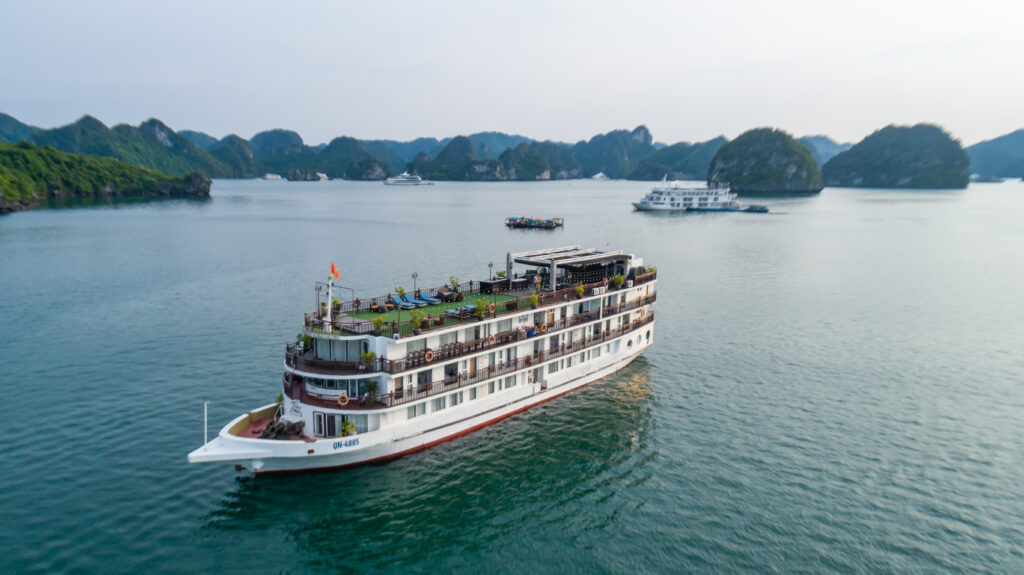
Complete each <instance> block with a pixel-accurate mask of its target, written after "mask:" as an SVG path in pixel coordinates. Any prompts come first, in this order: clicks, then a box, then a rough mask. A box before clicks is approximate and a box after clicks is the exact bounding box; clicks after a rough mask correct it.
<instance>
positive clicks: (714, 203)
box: [633, 179, 768, 213]
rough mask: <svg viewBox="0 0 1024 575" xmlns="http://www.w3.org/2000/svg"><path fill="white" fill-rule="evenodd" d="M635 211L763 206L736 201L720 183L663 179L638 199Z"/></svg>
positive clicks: (758, 209) (763, 209) (736, 209)
mask: <svg viewBox="0 0 1024 575" xmlns="http://www.w3.org/2000/svg"><path fill="white" fill-rule="evenodd" d="M633 207H634V208H636V209H637V210H638V211H652V212H653V211H681V212H756V213H767V212H768V208H767V207H766V206H761V205H757V206H746V207H744V206H743V204H741V203H740V202H737V201H736V194H734V193H732V192H731V191H730V190H729V189H728V188H724V187H721V188H719V187H713V188H712V187H704V188H691V187H686V186H685V185H683V183H682V182H679V181H674V182H669V181H667V180H666V179H663V180H662V181H661V182H660V184H659V185H657V186H654V187H653V188H651V192H650V193H649V194H647V195H646V196H644V198H643V199H642V200H640V201H639V202H633Z"/></svg>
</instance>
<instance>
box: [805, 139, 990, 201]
mask: <svg viewBox="0 0 1024 575" xmlns="http://www.w3.org/2000/svg"><path fill="white" fill-rule="evenodd" d="M822 175H823V178H824V181H825V185H827V186H837V187H853V188H926V189H950V188H953V189H956V188H966V187H967V180H968V178H969V176H970V159H969V158H968V156H967V153H966V152H964V149H963V148H962V147H960V143H959V142H958V141H956V140H954V139H953V138H952V137H951V136H950V135H949V134H948V133H946V131H944V130H943V129H942V128H940V127H938V126H934V125H931V124H917V125H915V126H886V127H885V128H882V129H881V130H878V131H876V132H875V133H873V134H871V135H870V136H868V137H866V138H864V139H863V140H861V141H860V142H859V143H858V144H857V145H855V146H853V147H852V148H850V149H849V150H847V151H845V152H842V153H840V154H838V155H836V156H835V157H833V158H832V159H831V160H829V161H828V162H826V163H825V165H824V166H823V167H822Z"/></svg>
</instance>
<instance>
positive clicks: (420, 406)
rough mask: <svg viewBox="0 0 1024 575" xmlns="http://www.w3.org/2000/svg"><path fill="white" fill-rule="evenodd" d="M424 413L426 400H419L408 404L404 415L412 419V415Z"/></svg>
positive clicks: (416, 415) (417, 415) (425, 411)
mask: <svg viewBox="0 0 1024 575" xmlns="http://www.w3.org/2000/svg"><path fill="white" fill-rule="evenodd" d="M426 413H427V402H425V401H421V402H419V403H417V404H416V405H410V406H409V410H408V413H407V415H406V416H407V417H408V418H409V419H412V418H414V417H419V416H421V415H425V414H426Z"/></svg>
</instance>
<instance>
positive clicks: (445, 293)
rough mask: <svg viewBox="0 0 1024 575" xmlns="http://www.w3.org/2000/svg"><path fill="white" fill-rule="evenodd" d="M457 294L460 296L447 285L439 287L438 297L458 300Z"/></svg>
mask: <svg viewBox="0 0 1024 575" xmlns="http://www.w3.org/2000/svg"><path fill="white" fill-rule="evenodd" d="M457 296H458V294H457V293H455V292H454V291H452V290H450V289H448V288H446V287H443V288H439V289H438V290H437V297H439V298H441V299H442V300H444V301H458V297H457Z"/></svg>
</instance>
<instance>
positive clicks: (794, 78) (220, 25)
mask: <svg viewBox="0 0 1024 575" xmlns="http://www.w3.org/2000/svg"><path fill="white" fill-rule="evenodd" d="M0 16H2V18H3V21H4V25H3V33H2V34H0V79H2V80H0V111H3V112H6V113H8V114H11V115H13V116H15V117H17V118H19V119H20V120H22V121H24V122H28V123H31V124H34V125H38V126H42V127H52V126H55V125H61V124H66V123H68V122H71V121H73V120H75V119H77V118H78V117H79V116H81V115H83V114H92V115H94V116H96V117H97V118H99V119H100V120H102V121H103V122H105V123H106V124H107V125H114V124H116V123H122V122H127V123H131V124H138V123H139V122H140V121H143V120H145V119H147V118H149V117H156V118H160V119H161V120H163V121H164V122H166V123H167V124H168V125H169V126H171V127H172V128H174V129H176V130H180V129H195V130H201V131H204V132H207V133H209V134H211V135H214V136H217V137H221V136H224V135H226V134H229V133H236V134H238V135H240V136H242V137H245V138H249V137H251V136H252V135H253V134H254V133H255V132H257V131H260V130H265V129H269V128H278V127H280V128H289V129H293V130H296V131H297V132H299V133H300V134H301V135H302V136H303V138H304V139H305V140H306V141H307V142H308V143H314V144H315V143H319V142H323V141H327V140H329V139H331V138H333V137H335V136H339V135H349V136H355V137H357V138H390V139H411V138H413V137H417V136H435V137H443V136H449V135H455V134H465V133H471V132H477V131H482V130H500V131H504V132H511V133H519V134H523V135H527V136H530V137H533V138H539V139H554V140H562V141H568V142H575V141H577V140H580V139H586V138H589V137H591V136H592V135H594V134H595V133H598V132H605V131H608V130H612V129H616V128H629V129H632V128H633V127H635V126H636V125H638V124H646V125H647V126H648V128H650V129H651V132H652V133H653V134H654V138H655V140H657V141H662V142H669V143H671V142H676V141H680V140H687V141H695V140H705V139H708V138H711V137H714V136H716V135H718V134H724V135H726V136H727V137H730V138H732V137H735V136H736V135H738V134H739V133H740V132H742V131H744V130H746V129H749V128H752V127H757V126H775V127H780V128H783V129H785V130H788V131H789V132H791V133H793V134H795V135H798V136H800V135H805V134H819V133H821V134H828V135H830V136H832V137H833V138H835V139H837V140H840V141H857V140H859V139H861V138H862V137H864V136H865V135H867V134H869V133H871V132H872V131H874V130H875V129H877V128H880V127H882V126H884V125H886V124H890V123H904V124H905V123H915V122H920V121H929V122H935V123H938V124H941V125H942V126H944V127H945V128H946V129H948V130H949V131H950V132H952V133H953V134H954V135H955V136H956V137H958V138H960V139H961V140H963V141H964V143H965V144H970V143H974V142H976V141H978V140H982V139H988V138H992V137H995V136H998V135H1001V134H1004V133H1006V132H1009V131H1012V130H1014V129H1017V128H1021V127H1024V29H1022V27H1021V26H1022V24H1021V23H1022V22H1024V18H1022V16H1024V3H1021V2H1015V1H1010V0H1005V1H1002V2H991V1H987V0H974V1H972V2H964V1H962V0H961V1H957V2H947V1H944V0H930V1H925V2H902V1H896V0H887V1H874V0H858V1H857V2H830V1H828V0H815V1H798V2H766V1H764V0H751V1H748V0H736V1H728V0H708V1H705V2H700V3H690V2H639V1H617V2H598V1H588V2H532V1H524V0H517V1H515V2H488V1H484V0H477V1H471V2H440V1H437V0H434V1H430V2H424V1H419V2H382V1H375V0H374V1H371V0H365V1H362V2H343V1H341V0H335V1H331V2H302V1H287V2H285V1H279V2H257V1H255V0H246V1H241V2H228V1H220V0H218V1H210V0H204V1H199V2H194V1H183V0H175V1H173V2H163V1H159V2H158V1H152V0H146V1H141V0H140V1H135V0H132V1H129V0H124V1H95V0H91V1H89V2H81V1H73V2H51V1H29V0H26V1H13V0H0Z"/></svg>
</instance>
